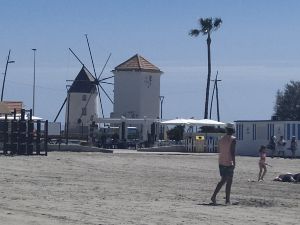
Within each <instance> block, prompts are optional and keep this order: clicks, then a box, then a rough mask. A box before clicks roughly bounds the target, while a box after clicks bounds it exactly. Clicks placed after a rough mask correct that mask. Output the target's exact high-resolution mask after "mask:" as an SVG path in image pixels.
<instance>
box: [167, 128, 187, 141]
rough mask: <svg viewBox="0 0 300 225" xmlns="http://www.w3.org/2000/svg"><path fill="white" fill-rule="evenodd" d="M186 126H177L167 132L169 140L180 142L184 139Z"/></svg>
mask: <svg viewBox="0 0 300 225" xmlns="http://www.w3.org/2000/svg"><path fill="white" fill-rule="evenodd" d="M183 132H184V126H182V125H177V126H175V127H174V128H172V129H170V130H169V131H167V135H168V138H169V140H175V141H180V140H182V139H183Z"/></svg>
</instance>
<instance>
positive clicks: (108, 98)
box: [97, 85, 114, 104]
mask: <svg viewBox="0 0 300 225" xmlns="http://www.w3.org/2000/svg"><path fill="white" fill-rule="evenodd" d="M99 86H100V88H101V90H102V91H103V92H104V94H105V95H106V97H107V98H108V99H109V100H110V102H111V103H112V104H114V102H113V100H111V98H110V97H109V95H108V94H107V92H106V91H105V90H104V88H103V87H102V86H101V85H99ZM97 87H98V86H97Z"/></svg>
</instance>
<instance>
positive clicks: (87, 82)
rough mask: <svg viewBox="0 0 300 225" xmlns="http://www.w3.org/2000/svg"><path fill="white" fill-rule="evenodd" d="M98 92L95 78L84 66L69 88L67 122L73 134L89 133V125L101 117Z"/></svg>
mask: <svg viewBox="0 0 300 225" xmlns="http://www.w3.org/2000/svg"><path fill="white" fill-rule="evenodd" d="M98 101H99V99H98V92H97V87H96V82H95V78H94V77H93V75H92V74H91V73H90V72H89V71H88V70H87V69H86V68H85V67H82V69H81V70H80V72H79V73H78V75H77V76H76V78H75V80H74V81H73V83H72V85H71V87H70V88H69V90H68V96H67V102H66V117H65V118H66V124H69V126H68V127H67V125H66V128H65V130H68V132H69V134H70V135H71V136H72V135H73V136H83V135H87V134H88V128H89V125H90V124H91V123H92V122H93V121H95V119H96V118H98V117H99V113H98V106H99V105H98Z"/></svg>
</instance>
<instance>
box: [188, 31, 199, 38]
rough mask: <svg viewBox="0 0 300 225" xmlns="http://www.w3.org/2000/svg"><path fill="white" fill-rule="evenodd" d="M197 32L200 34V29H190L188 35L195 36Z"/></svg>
mask: <svg viewBox="0 0 300 225" xmlns="http://www.w3.org/2000/svg"><path fill="white" fill-rule="evenodd" d="M199 34H200V30H197V29H192V30H191V31H190V32H189V35H191V36H195V37H197V36H198V35H199Z"/></svg>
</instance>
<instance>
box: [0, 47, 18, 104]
mask: <svg viewBox="0 0 300 225" xmlns="http://www.w3.org/2000/svg"><path fill="white" fill-rule="evenodd" d="M9 57H10V49H9V51H8V56H7V60H6V65H5V72H4V78H3V83H2V92H1V102H3V92H4V86H5V79H6V73H7V67H8V64H9V63H14V62H15V61H10V59H9Z"/></svg>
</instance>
